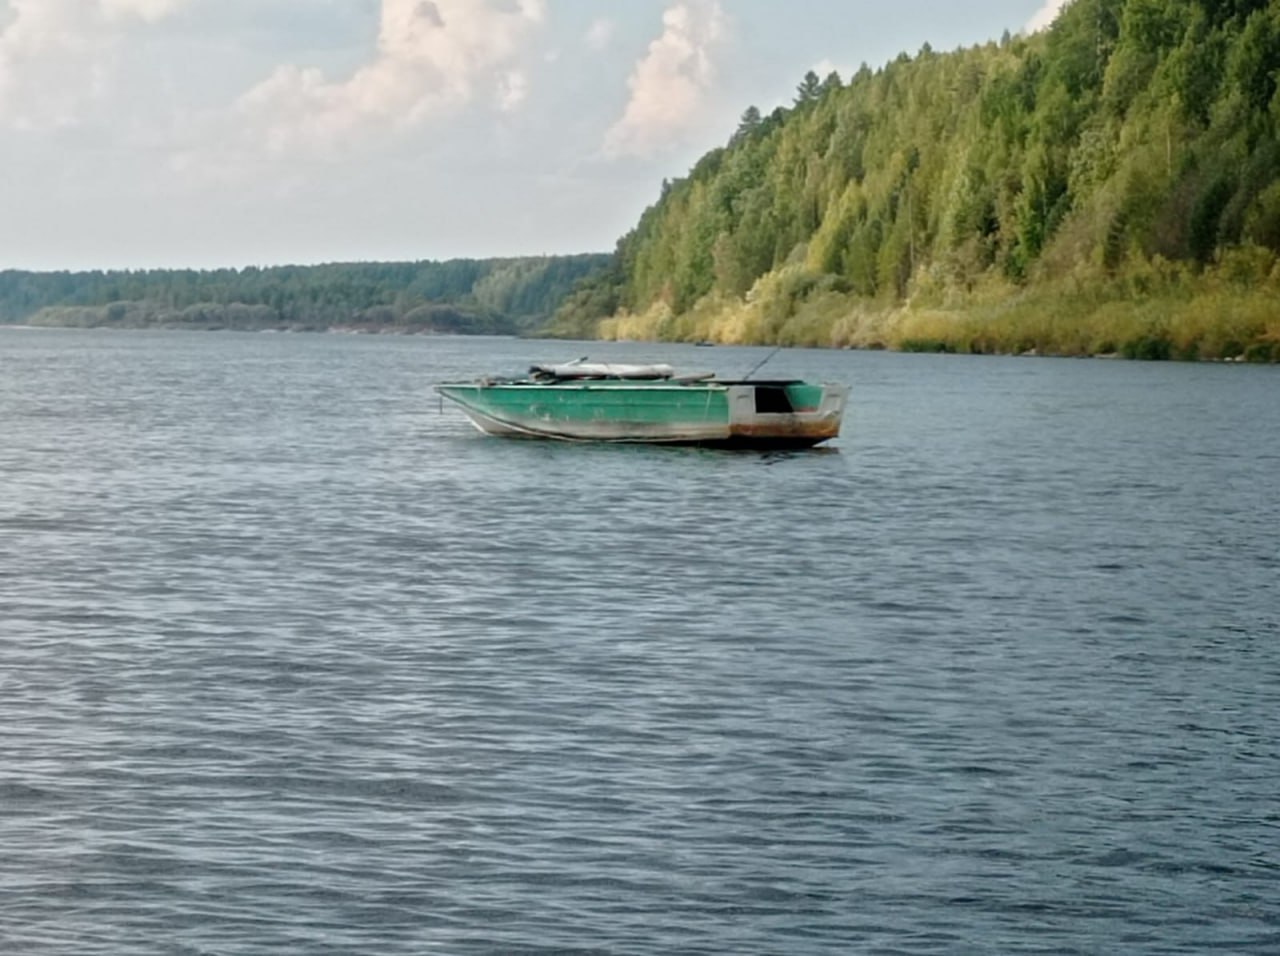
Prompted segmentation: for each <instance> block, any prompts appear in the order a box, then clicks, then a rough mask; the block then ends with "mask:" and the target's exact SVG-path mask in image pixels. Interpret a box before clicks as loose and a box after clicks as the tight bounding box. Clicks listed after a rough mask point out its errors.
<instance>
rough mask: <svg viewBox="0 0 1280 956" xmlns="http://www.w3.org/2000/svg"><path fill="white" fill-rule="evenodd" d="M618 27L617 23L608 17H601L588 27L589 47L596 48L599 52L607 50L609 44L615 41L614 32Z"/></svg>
mask: <svg viewBox="0 0 1280 956" xmlns="http://www.w3.org/2000/svg"><path fill="white" fill-rule="evenodd" d="M616 29H617V24H616V23H614V22H613V21H612V20H610V19H609V18H608V17H600V18H599V19H598V20H595V21H593V22H592V24H591V26H590V27H588V28H587V36H586V43H587V47H588V49H591V50H595V51H596V52H597V53H599V52H601V51H603V50H607V49H608V48H609V44H610V43H612V42H613V34H614V31H615V30H616Z"/></svg>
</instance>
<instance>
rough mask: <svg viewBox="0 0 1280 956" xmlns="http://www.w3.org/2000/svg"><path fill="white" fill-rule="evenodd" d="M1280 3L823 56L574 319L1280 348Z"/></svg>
mask: <svg viewBox="0 0 1280 956" xmlns="http://www.w3.org/2000/svg"><path fill="white" fill-rule="evenodd" d="M1278 80H1280V3H1278V2H1276V0H1073V2H1071V3H1069V4H1067V6H1066V7H1065V8H1064V9H1063V11H1062V13H1061V15H1060V16H1059V18H1058V20H1057V22H1056V23H1055V24H1054V26H1053V27H1052V28H1051V29H1049V30H1047V31H1045V32H1042V33H1038V34H1035V35H1032V36H1029V37H1012V36H1009V35H1007V34H1006V36H1005V37H1004V38H1003V39H1002V40H1001V41H999V42H992V43H989V44H986V45H984V46H979V47H974V48H971V49H962V50H957V51H955V52H951V53H938V52H935V51H933V50H931V49H930V48H929V47H928V46H927V45H926V46H925V47H924V48H923V49H921V50H920V51H919V53H918V54H917V55H916V56H914V57H911V56H907V55H905V54H904V55H902V56H901V57H899V58H898V59H897V60H896V61H894V62H893V63H890V64H888V65H886V66H885V67H883V68H881V69H878V70H875V71H872V70H871V69H868V68H867V67H865V66H864V67H863V68H862V69H861V70H860V71H859V72H858V73H857V74H855V75H854V76H853V77H852V78H851V79H850V81H849V82H848V83H845V82H843V81H842V79H841V78H840V77H839V76H838V75H836V74H832V75H830V76H828V77H826V78H825V79H823V78H820V77H818V76H817V75H815V74H813V73H810V74H809V75H808V76H806V77H805V78H804V81H803V82H802V83H801V85H800V86H799V88H798V91H797V94H796V97H795V101H794V103H793V105H792V106H791V107H790V108H779V109H777V110H775V111H774V112H772V113H770V114H768V115H762V114H761V113H760V111H758V110H756V109H754V108H752V109H749V110H747V112H746V113H745V114H744V115H743V117H742V122H741V124H740V127H739V129H738V130H737V132H736V134H735V135H734V136H733V137H732V138H731V140H730V141H729V143H728V144H727V145H726V146H725V147H723V148H720V149H716V150H714V151H712V152H711V153H709V154H708V155H706V156H705V157H703V158H702V159H701V160H700V161H699V162H698V163H697V164H696V166H695V167H694V168H693V170H692V171H691V172H690V174H689V175H688V176H687V177H686V178H683V179H679V180H677V181H675V182H669V183H665V184H664V186H663V190H662V194H661V197H660V199H659V200H658V201H657V202H656V203H655V204H654V205H653V206H652V207H651V208H649V209H648V210H647V211H646V212H645V213H644V215H643V216H642V217H641V219H640V222H639V223H638V225H637V226H636V227H635V229H633V230H632V231H631V232H630V233H628V234H627V235H626V236H624V237H623V238H622V239H621V240H620V242H619V244H618V248H617V253H616V255H615V257H614V259H613V261H612V263H611V264H610V266H609V268H608V269H606V270H603V271H601V272H599V273H597V274H596V275H595V276H594V277H593V278H591V279H589V280H587V281H586V282H584V283H583V284H582V285H581V286H580V287H579V288H578V289H577V290H576V291H575V293H574V294H573V296H571V298H570V299H569V300H568V301H567V302H566V304H565V305H564V307H563V308H561V309H560V311H559V313H558V315H557V316H556V319H555V324H554V328H555V329H557V330H558V331H559V332H560V333H562V334H565V335H575V336H591V335H599V336H602V337H626V338H659V339H684V340H713V341H722V342H756V343H780V344H808V345H821V346H861V347H890V348H915V349H937V350H950V351H963V352H990V351H999V352H1026V351H1037V352H1042V353H1044V352H1049V353H1057V354H1098V353H1116V354H1125V355H1133V356H1135V357H1139V356H1140V357H1150V358H1161V357H1182V358H1235V357H1241V356H1243V357H1246V358H1250V359H1254V360H1259V361H1267V360H1275V359H1280V309H1278V308H1277V307H1276V305H1275V303H1276V302H1278V301H1280V265H1277V262H1278V257H1280V136H1278V131H1280V94H1278V93H1277V81H1278Z"/></svg>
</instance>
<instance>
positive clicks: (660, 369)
mask: <svg viewBox="0 0 1280 956" xmlns="http://www.w3.org/2000/svg"><path fill="white" fill-rule="evenodd" d="M529 373H530V374H531V375H533V376H535V377H539V376H546V377H550V378H559V379H573V378H622V379H649V380H653V379H664V378H671V376H672V375H674V374H675V369H673V368H672V367H671V366H670V365H623V364H619V363H617V362H564V363H561V364H559V365H535V366H533V367H532V368H530V369H529Z"/></svg>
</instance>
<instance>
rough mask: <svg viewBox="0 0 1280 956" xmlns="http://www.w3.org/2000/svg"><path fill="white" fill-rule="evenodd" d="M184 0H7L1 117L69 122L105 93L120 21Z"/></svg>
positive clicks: (39, 124)
mask: <svg viewBox="0 0 1280 956" xmlns="http://www.w3.org/2000/svg"><path fill="white" fill-rule="evenodd" d="M183 2H185V0H11V2H10V3H9V10H8V17H7V25H6V26H5V27H4V28H3V29H2V30H0V123H4V124H7V125H10V126H13V127H16V128H18V129H28V130H30V129H55V128H59V127H68V126H73V125H76V124H77V123H78V122H80V120H81V119H82V118H83V117H84V115H85V113H86V111H87V110H88V109H89V108H90V107H92V106H93V105H94V104H95V103H98V102H101V101H102V100H104V99H105V98H107V96H108V95H109V94H110V92H111V89H112V86H113V82H114V79H115V75H116V72H117V56H118V54H119V47H120V45H121V43H122V42H123V39H124V36H125V31H126V30H127V29H128V27H129V24H128V22H127V21H129V20H136V19H142V20H145V21H148V22H154V21H157V20H160V19H162V18H163V17H165V16H167V15H169V14H171V13H173V12H174V11H176V10H177V9H178V8H179V7H180V6H181V4H182V3H183Z"/></svg>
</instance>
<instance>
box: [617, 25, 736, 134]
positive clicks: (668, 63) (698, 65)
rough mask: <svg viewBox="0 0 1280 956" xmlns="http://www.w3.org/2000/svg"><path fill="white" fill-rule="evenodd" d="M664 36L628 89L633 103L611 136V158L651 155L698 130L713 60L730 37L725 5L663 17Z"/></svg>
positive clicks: (639, 66) (651, 47) (634, 73)
mask: <svg viewBox="0 0 1280 956" xmlns="http://www.w3.org/2000/svg"><path fill="white" fill-rule="evenodd" d="M662 24H663V31H662V35H661V36H660V37H658V39H656V40H654V41H653V42H652V43H651V44H649V49H648V51H647V52H646V53H645V55H644V57H643V58H642V59H641V60H640V61H639V62H638V63H637V64H636V66H635V69H634V70H633V71H632V73H631V78H630V79H629V80H628V81H627V85H628V86H629V88H630V90H631V98H630V100H628V102H627V106H626V110H625V111H624V113H623V115H622V118H621V119H619V120H618V122H617V123H615V124H614V125H613V126H612V127H611V128H610V129H609V131H608V133H607V134H606V135H605V144H604V151H605V154H606V155H608V156H611V157H619V156H646V155H651V154H653V153H654V152H656V151H657V150H658V149H660V148H662V147H663V146H666V145H669V144H671V143H672V142H674V141H676V140H678V139H679V138H680V136H681V135H683V134H684V133H687V132H688V131H690V130H691V129H692V128H694V127H695V126H696V125H697V123H698V121H699V119H700V118H701V109H702V107H703V103H704V101H705V99H706V96H707V94H708V92H709V90H710V87H711V83H712V80H713V79H714V78H715V64H714V61H713V58H712V54H713V53H714V51H715V49H716V47H717V46H718V44H719V43H720V41H721V40H722V39H723V37H724V33H725V16H724V11H723V10H722V9H721V7H720V3H719V0H682V2H677V3H674V4H673V5H672V6H670V7H668V8H667V10H666V12H665V13H664V14H663V15H662Z"/></svg>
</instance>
